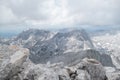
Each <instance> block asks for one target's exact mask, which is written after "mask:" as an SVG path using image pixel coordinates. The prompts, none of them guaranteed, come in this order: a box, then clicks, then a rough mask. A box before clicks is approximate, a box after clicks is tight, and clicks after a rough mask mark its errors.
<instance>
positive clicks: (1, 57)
mask: <svg viewBox="0 0 120 80" xmlns="http://www.w3.org/2000/svg"><path fill="white" fill-rule="evenodd" d="M28 54H29V50H28V49H24V48H20V47H18V46H15V45H12V46H7V45H2V46H0V80H9V79H10V78H11V77H13V76H14V75H16V74H18V73H19V72H20V68H21V65H22V64H23V63H24V62H25V60H26V59H27V56H28Z"/></svg>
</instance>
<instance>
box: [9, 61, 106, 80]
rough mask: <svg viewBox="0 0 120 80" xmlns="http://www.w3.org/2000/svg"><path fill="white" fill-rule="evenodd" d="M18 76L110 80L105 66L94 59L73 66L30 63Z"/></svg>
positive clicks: (23, 78) (46, 79) (44, 79)
mask: <svg viewBox="0 0 120 80" xmlns="http://www.w3.org/2000/svg"><path fill="white" fill-rule="evenodd" d="M24 65H25V64H24ZM17 77H18V78H17V79H18V80H108V79H107V77H106V72H105V70H104V68H103V66H102V65H101V63H100V62H98V61H96V60H94V59H83V60H82V62H80V63H79V64H78V65H75V66H71V67H65V66H60V65H58V64H50V65H49V66H48V65H46V64H44V65H43V64H37V65H35V64H29V65H26V69H25V70H23V71H22V72H21V73H20V74H19V76H17ZM11 80H13V79H11ZM15 80H16V79H15Z"/></svg>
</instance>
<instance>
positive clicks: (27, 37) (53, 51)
mask: <svg viewBox="0 0 120 80" xmlns="http://www.w3.org/2000/svg"><path fill="white" fill-rule="evenodd" d="M11 44H18V45H20V46H23V47H25V48H28V49H29V50H30V59H31V60H32V61H33V62H34V63H37V64H38V63H47V62H50V63H58V62H64V65H73V64H77V63H78V62H79V61H81V60H82V59H83V58H85V57H88V58H94V59H97V60H99V61H100V62H101V63H102V64H103V65H104V66H114V65H113V64H112V60H111V58H110V56H109V55H107V54H104V53H103V54H102V53H101V52H99V51H96V50H95V49H94V46H93V44H92V41H91V39H90V38H89V36H88V35H87V33H86V32H85V31H84V30H70V31H67V32H50V31H44V30H38V29H30V30H27V31H24V32H22V33H21V34H19V35H18V36H17V37H16V38H15V39H14V40H13V41H12V43H11Z"/></svg>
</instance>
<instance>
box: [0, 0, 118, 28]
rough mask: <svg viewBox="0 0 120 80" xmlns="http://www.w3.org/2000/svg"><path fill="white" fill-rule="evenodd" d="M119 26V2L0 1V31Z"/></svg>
mask: <svg viewBox="0 0 120 80" xmlns="http://www.w3.org/2000/svg"><path fill="white" fill-rule="evenodd" d="M76 24H80V25H101V26H102V25H110V26H111V25H114V26H116V25H120V0H0V29H1V30H2V29H14V28H18V27H19V28H30V27H31V28H33V27H35V26H36V27H39V28H49V27H52V28H54V27H56V26H59V27H64V26H68V27H69V26H71V25H72V26H74V25H76Z"/></svg>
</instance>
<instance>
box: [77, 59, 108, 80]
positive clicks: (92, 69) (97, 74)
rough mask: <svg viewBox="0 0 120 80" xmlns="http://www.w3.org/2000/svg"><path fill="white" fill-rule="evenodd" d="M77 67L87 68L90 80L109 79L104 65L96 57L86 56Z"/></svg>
mask: <svg viewBox="0 0 120 80" xmlns="http://www.w3.org/2000/svg"><path fill="white" fill-rule="evenodd" d="M77 68H78V69H82V70H85V72H86V74H87V75H88V74H89V76H90V80H107V76H106V72H105V69H104V67H103V66H102V65H101V63H100V62H98V61H97V60H95V59H87V58H85V59H83V60H82V62H81V63H80V64H78V65H77ZM86 80H89V79H86Z"/></svg>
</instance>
